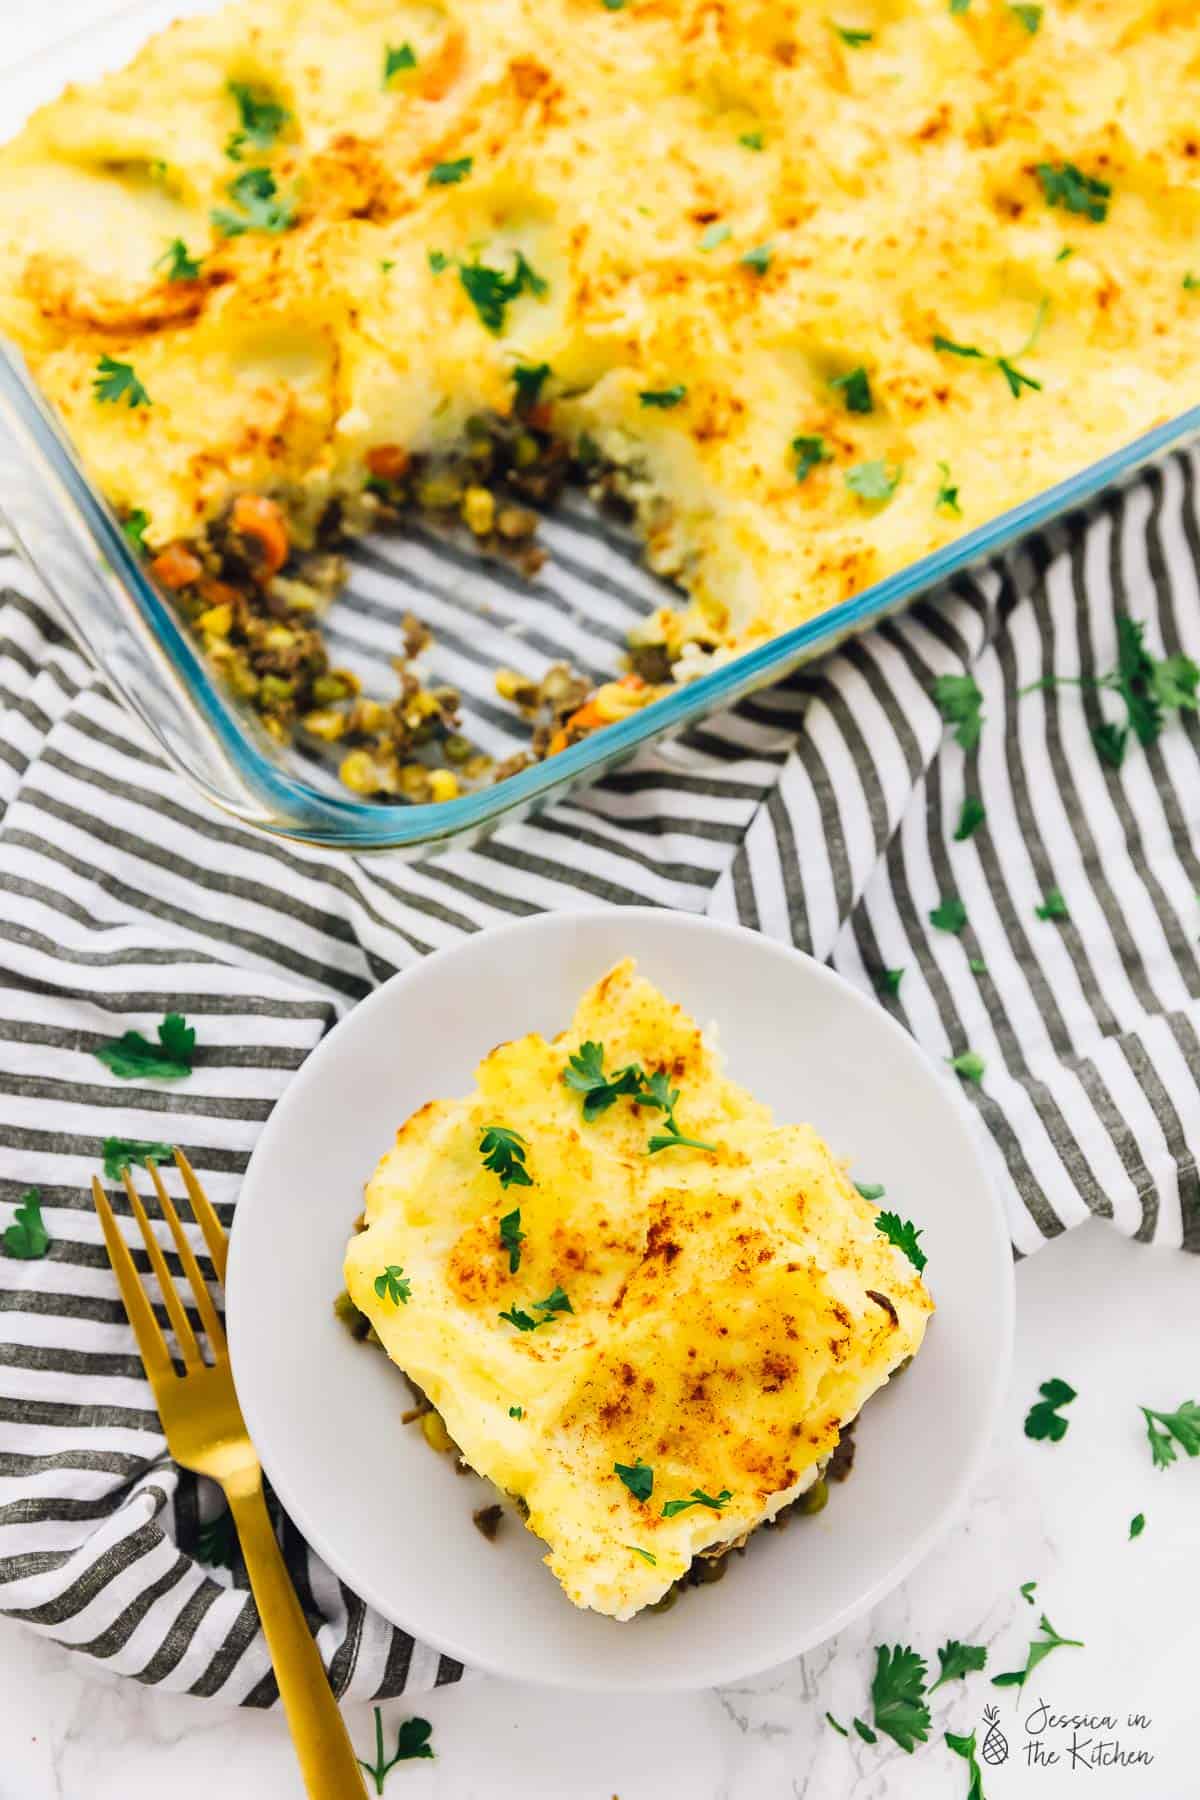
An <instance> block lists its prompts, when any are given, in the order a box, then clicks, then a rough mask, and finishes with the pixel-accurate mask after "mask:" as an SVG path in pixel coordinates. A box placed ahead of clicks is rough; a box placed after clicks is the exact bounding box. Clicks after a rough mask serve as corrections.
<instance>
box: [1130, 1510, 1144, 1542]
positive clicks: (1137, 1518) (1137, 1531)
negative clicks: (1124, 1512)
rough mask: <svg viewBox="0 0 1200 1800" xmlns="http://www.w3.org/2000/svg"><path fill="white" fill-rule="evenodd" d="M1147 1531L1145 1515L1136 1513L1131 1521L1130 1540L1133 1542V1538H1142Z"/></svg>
mask: <svg viewBox="0 0 1200 1800" xmlns="http://www.w3.org/2000/svg"><path fill="white" fill-rule="evenodd" d="M1145 1529H1146V1515H1145V1513H1134V1515H1133V1517H1132V1519H1130V1521H1129V1536H1130V1539H1131V1540H1132V1539H1133V1538H1140V1537H1141V1535H1142V1533H1143V1531H1145Z"/></svg>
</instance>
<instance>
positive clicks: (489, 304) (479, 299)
mask: <svg viewBox="0 0 1200 1800" xmlns="http://www.w3.org/2000/svg"><path fill="white" fill-rule="evenodd" d="M458 279H459V281H460V282H461V283H462V287H463V292H464V293H465V294H466V296H467V299H468V300H469V301H470V302H471V305H472V306H473V307H474V308H475V311H476V312H477V313H478V314H479V317H480V321H481V322H482V324H483V325H484V327H485V329H486V330H488V331H490V332H491V333H492V335H493V337H496V336H498V335H499V333H500V332H501V331H503V329H504V314H505V309H506V308H507V306H508V304H509V302H510V301H511V300H516V299H518V298H519V296H520V295H521V294H532V295H533V296H534V298H535V299H536V300H541V299H543V298H544V296H545V295H546V294H547V293H548V292H549V291H550V288H549V283H548V282H546V281H544V280H543V279H542V277H541V276H540V275H539V274H538V273H537V271H536V270H535V269H532V268H531V267H530V265H529V264H528V263H527V262H526V260H525V257H524V254H523V253H522V252H521V251H520V250H518V251H517V253H516V261H515V262H514V263H513V267H512V272H511V274H508V275H506V274H505V273H504V270H503V269H491V268H489V267H488V265H487V264H486V263H481V262H480V261H479V260H478V258H476V260H475V261H474V262H469V263H460V264H459V265H458Z"/></svg>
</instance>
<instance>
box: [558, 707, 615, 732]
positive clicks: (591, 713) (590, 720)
mask: <svg viewBox="0 0 1200 1800" xmlns="http://www.w3.org/2000/svg"><path fill="white" fill-rule="evenodd" d="M607 723H608V721H607V720H606V719H605V717H604V714H603V713H602V712H601V711H600V708H599V707H598V706H597V705H596V702H595V701H594V700H585V701H584V703H583V705H582V706H581V707H580V708H579V710H578V711H577V712H573V713H572V714H571V716H570V718H569V719H568V720H567V730H568V731H595V729H596V727H597V726H598V725H606V724H607Z"/></svg>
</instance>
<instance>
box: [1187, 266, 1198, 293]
mask: <svg viewBox="0 0 1200 1800" xmlns="http://www.w3.org/2000/svg"><path fill="white" fill-rule="evenodd" d="M1197 288H1200V278H1198V277H1197V276H1195V275H1193V274H1192V271H1191V270H1190V269H1189V270H1188V272H1187V274H1186V275H1185V276H1184V278H1183V291H1184V293H1185V294H1194V293H1195V292H1196V289H1197Z"/></svg>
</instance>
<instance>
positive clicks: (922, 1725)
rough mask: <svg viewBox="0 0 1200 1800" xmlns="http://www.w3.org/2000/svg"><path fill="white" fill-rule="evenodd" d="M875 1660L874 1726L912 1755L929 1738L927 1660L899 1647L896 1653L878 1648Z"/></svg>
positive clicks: (872, 1703)
mask: <svg viewBox="0 0 1200 1800" xmlns="http://www.w3.org/2000/svg"><path fill="white" fill-rule="evenodd" d="M875 1659H876V1660H875V1675H874V1679H873V1680H872V1682H871V1705H872V1708H873V1711H874V1715H875V1724H876V1726H877V1728H878V1729H879V1730H880V1731H884V1732H886V1733H887V1735H888V1737H890V1738H893V1739H894V1740H895V1741H896V1743H897V1744H899V1746H900V1748H901V1749H902V1750H907V1751H908V1752H909V1754H910V1755H911V1754H912V1752H913V1750H915V1749H916V1746H917V1742H918V1740H919V1741H920V1742H921V1743H924V1742H925V1740H926V1738H928V1736H929V1724H930V1719H929V1708H928V1707H927V1706H926V1704H925V1680H926V1675H927V1670H926V1668H925V1663H924V1660H923V1658H921V1657H920V1656H918V1655H917V1653H916V1651H915V1650H909V1649H907V1648H902V1647H901V1646H900V1645H899V1644H897V1645H896V1647H895V1649H894V1650H889V1649H888V1647H887V1645H886V1644H877V1645H876V1646H875Z"/></svg>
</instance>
